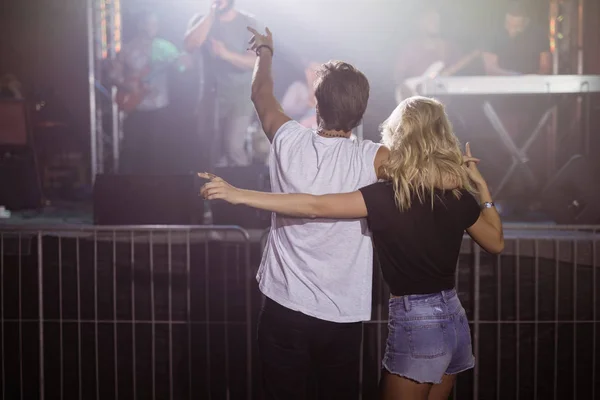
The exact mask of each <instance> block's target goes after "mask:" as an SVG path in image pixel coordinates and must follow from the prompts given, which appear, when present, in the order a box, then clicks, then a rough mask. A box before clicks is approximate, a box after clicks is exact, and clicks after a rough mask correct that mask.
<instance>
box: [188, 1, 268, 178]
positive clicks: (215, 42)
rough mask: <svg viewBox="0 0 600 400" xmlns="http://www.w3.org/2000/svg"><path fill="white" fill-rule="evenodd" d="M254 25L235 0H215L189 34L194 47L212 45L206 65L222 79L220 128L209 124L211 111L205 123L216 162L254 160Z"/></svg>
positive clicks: (202, 129) (217, 89)
mask: <svg viewBox="0 0 600 400" xmlns="http://www.w3.org/2000/svg"><path fill="white" fill-rule="evenodd" d="M248 26H251V27H257V23H256V21H255V19H254V18H252V17H251V16H249V15H247V14H245V13H243V12H241V11H238V10H236V9H235V8H234V0H214V1H213V3H212V6H211V8H210V11H209V13H208V15H206V16H204V17H202V18H201V17H199V16H195V17H194V18H192V20H191V21H190V27H189V29H188V31H187V33H186V36H185V47H186V49H187V50H188V51H189V52H196V53H197V52H198V51H199V50H201V49H204V50H207V51H206V52H205V53H207V54H205V55H206V56H205V57H204V60H205V68H206V69H207V70H209V71H210V72H209V73H212V75H214V78H215V81H216V82H215V84H214V87H213V88H211V89H213V90H212V91H213V92H216V104H215V112H214V119H215V120H214V126H215V129H214V132H210V131H211V130H210V129H206V125H207V124H206V122H207V121H206V115H204V117H205V118H203V121H200V127H199V129H200V132H201V134H202V135H206V134H207V133H209V134H210V135H211V136H210V138H209V139H210V140H207V146H206V148H205V151H206V152H207V154H208V155H209V156H210V158H211V160H210V167H211V168H213V167H215V166H225V165H227V166H246V165H249V164H250V156H249V154H248V152H247V151H246V137H247V134H248V126H249V125H250V122H251V120H252V117H253V115H254V108H253V106H252V102H251V100H250V83H251V81H252V69H253V68H254V63H255V61H256V55H255V54H254V53H250V52H248V51H247V48H248V40H249V39H250V37H251V35H250V34H249V32H248V30H247V27H248ZM206 89H208V88H206ZM208 93H209V91H208V90H203V99H202V100H203V101H202V102H201V106H200V107H201V108H206V107H207V102H206V100H209V99H207V96H208ZM200 111H201V112H202V111H203V110H200Z"/></svg>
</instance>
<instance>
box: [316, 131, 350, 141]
mask: <svg viewBox="0 0 600 400" xmlns="http://www.w3.org/2000/svg"><path fill="white" fill-rule="evenodd" d="M318 134H319V135H321V136H325V137H330V138H336V137H338V138H346V139H348V136H346V135H344V134H342V133H329V132H325V131H324V130H322V129H319V131H318Z"/></svg>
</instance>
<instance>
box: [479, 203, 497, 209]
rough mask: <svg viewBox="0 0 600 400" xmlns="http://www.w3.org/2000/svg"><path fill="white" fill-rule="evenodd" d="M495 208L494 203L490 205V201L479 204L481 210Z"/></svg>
mask: <svg viewBox="0 0 600 400" xmlns="http://www.w3.org/2000/svg"><path fill="white" fill-rule="evenodd" d="M494 207H496V205H495V204H494V203H492V202H491V201H486V202H485V203H482V204H481V209H482V210H485V209H486V208H494Z"/></svg>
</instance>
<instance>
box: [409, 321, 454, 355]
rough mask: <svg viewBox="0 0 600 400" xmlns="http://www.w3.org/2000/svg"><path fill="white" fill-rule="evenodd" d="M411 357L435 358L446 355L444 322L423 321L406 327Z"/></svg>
mask: <svg viewBox="0 0 600 400" xmlns="http://www.w3.org/2000/svg"><path fill="white" fill-rule="evenodd" d="M407 330H408V331H409V332H408V337H409V342H410V355H411V357H412V358H437V357H441V356H444V355H446V352H447V344H446V324H444V323H432V324H431V323H430V324H427V323H424V324H422V325H412V326H409V327H407Z"/></svg>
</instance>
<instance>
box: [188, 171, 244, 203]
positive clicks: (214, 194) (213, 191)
mask: <svg viewBox="0 0 600 400" xmlns="http://www.w3.org/2000/svg"><path fill="white" fill-rule="evenodd" d="M198 176H199V177H200V178H203V179H208V180H210V182H208V183H205V184H204V185H203V186H202V188H201V189H200V194H201V195H202V197H204V198H205V199H206V200H217V199H219V200H225V201H226V202H228V203H231V204H240V203H241V202H242V194H243V190H241V189H238V188H236V187H234V186H231V185H230V184H229V183H227V182H225V181H224V180H223V179H221V178H219V177H218V176H216V175H213V174H211V173H208V172H200V173H198Z"/></svg>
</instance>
